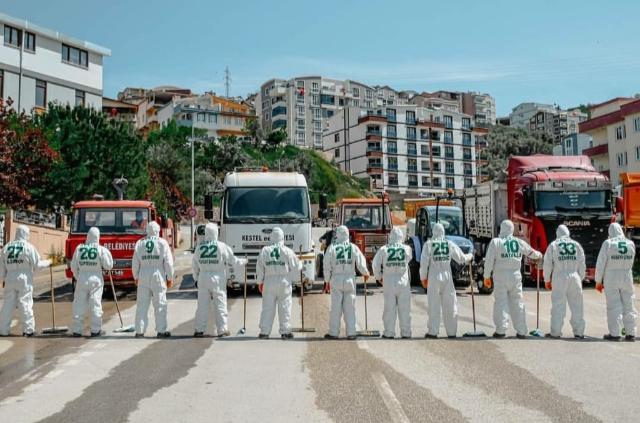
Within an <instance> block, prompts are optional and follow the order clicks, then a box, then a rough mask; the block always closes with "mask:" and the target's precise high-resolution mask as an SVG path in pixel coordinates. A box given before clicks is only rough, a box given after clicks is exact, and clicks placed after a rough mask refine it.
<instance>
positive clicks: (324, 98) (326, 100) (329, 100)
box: [320, 94, 336, 106]
mask: <svg viewBox="0 0 640 423" xmlns="http://www.w3.org/2000/svg"><path fill="white" fill-rule="evenodd" d="M320 103H321V104H328V105H331V106H333V105H335V104H336V97H335V96H333V95H328V94H321V95H320Z"/></svg>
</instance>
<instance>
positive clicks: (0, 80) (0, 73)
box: [0, 69, 4, 98]
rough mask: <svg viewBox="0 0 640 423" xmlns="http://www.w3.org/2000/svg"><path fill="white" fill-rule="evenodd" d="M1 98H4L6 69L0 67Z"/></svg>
mask: <svg viewBox="0 0 640 423" xmlns="http://www.w3.org/2000/svg"><path fill="white" fill-rule="evenodd" d="M0 98H4V71H3V70H2V69H0Z"/></svg>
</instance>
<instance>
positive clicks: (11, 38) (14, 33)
mask: <svg viewBox="0 0 640 423" xmlns="http://www.w3.org/2000/svg"><path fill="white" fill-rule="evenodd" d="M4 44H5V45H8V46H13V47H20V46H21V45H22V30H20V29H18V28H14V27H12V26H9V25H5V26H4Z"/></svg>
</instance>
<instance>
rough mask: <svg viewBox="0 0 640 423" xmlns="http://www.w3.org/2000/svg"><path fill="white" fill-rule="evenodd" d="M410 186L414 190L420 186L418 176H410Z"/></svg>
mask: <svg viewBox="0 0 640 423" xmlns="http://www.w3.org/2000/svg"><path fill="white" fill-rule="evenodd" d="M409 186H410V187H414V188H415V187H417V186H418V175H409Z"/></svg>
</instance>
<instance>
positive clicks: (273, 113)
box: [271, 106, 287, 116]
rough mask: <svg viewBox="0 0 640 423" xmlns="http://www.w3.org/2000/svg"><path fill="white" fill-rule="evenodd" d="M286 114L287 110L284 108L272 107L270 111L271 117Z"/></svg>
mask: <svg viewBox="0 0 640 423" xmlns="http://www.w3.org/2000/svg"><path fill="white" fill-rule="evenodd" d="M286 114H287V108H286V107H285V106H278V107H274V108H273V110H272V111H271V116H276V115H286Z"/></svg>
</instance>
